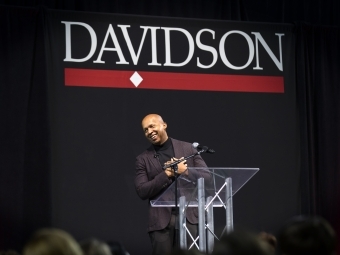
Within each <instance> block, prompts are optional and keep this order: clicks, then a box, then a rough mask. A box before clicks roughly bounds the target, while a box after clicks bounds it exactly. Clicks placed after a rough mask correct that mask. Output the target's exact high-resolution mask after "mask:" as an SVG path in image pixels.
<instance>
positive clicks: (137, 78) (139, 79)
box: [130, 72, 143, 88]
mask: <svg viewBox="0 0 340 255" xmlns="http://www.w3.org/2000/svg"><path fill="white" fill-rule="evenodd" d="M130 81H131V82H132V83H133V85H135V87H136V88H137V87H138V85H139V84H140V83H141V82H142V81H143V78H142V77H141V76H140V75H139V73H137V72H134V73H133V75H132V76H131V77H130Z"/></svg>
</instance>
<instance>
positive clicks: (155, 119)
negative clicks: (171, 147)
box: [142, 115, 168, 145]
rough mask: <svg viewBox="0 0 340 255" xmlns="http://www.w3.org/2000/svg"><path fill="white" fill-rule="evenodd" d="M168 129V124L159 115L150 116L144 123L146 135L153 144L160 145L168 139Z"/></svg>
mask: <svg viewBox="0 0 340 255" xmlns="http://www.w3.org/2000/svg"><path fill="white" fill-rule="evenodd" d="M166 127H167V125H166V123H165V122H163V120H162V118H161V117H160V116H157V115H148V116H146V117H145V118H144V119H143V121H142V128H143V131H144V135H145V137H146V138H147V139H148V140H149V141H150V142H151V143H152V144H156V145H160V144H163V143H164V142H165V141H166V140H167V139H168V135H167V133H166Z"/></svg>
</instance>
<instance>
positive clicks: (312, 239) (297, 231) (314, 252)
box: [278, 216, 336, 255]
mask: <svg viewBox="0 0 340 255" xmlns="http://www.w3.org/2000/svg"><path fill="white" fill-rule="evenodd" d="M278 242H279V246H280V248H281V251H282V253H283V254H285V255H320V254H323V255H332V254H335V249H336V237H335V232H334V230H333V228H332V227H331V225H330V224H329V223H328V221H326V220H325V219H323V218H321V217H319V216H309V217H308V216H299V217H294V218H293V219H291V220H290V221H289V222H287V223H286V224H285V225H284V226H283V228H282V229H281V231H280V233H279V235H278Z"/></svg>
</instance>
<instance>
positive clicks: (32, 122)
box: [0, 0, 340, 250]
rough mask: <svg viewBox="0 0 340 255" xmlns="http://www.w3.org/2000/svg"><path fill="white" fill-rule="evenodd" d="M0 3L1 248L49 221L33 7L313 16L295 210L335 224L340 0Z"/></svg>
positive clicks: (302, 42) (301, 48) (302, 69)
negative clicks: (297, 204) (299, 174)
mask: <svg viewBox="0 0 340 255" xmlns="http://www.w3.org/2000/svg"><path fill="white" fill-rule="evenodd" d="M0 4H2V5H13V6H15V7H8V6H0V35H1V40H0V70H1V71H0V105H1V107H0V113H1V114H0V121H1V125H0V127H1V132H0V249H9V248H12V249H18V250H20V249H21V246H22V244H23V242H24V241H25V240H26V238H27V236H28V235H29V234H30V233H31V232H32V231H33V230H35V229H37V228H40V227H42V226H49V224H50V222H51V217H50V213H51V208H50V185H49V181H50V180H49V174H50V173H49V156H50V155H49V136H48V135H49V134H48V130H49V126H48V115H47V110H48V109H47V95H46V89H47V88H46V84H47V83H46V69H45V52H44V40H43V34H42V31H43V13H44V12H43V9H41V8H40V7H36V6H45V7H48V8H54V9H61V10H74V11H92V12H114V13H125V14H140V15H158V16H173V17H186V18H200V19H222V20H240V21H251V22H253V21H266V22H286V23H287V22H293V21H307V22H311V23H310V24H306V23H299V24H296V35H297V42H296V45H297V48H296V54H297V55H296V59H297V63H296V66H297V70H296V71H297V72H296V75H297V90H298V91H297V95H298V98H297V100H298V107H299V113H300V115H299V123H300V130H301V133H300V135H301V213H304V214H319V215H322V216H324V217H325V218H326V219H328V220H329V221H330V222H332V224H333V225H334V226H339V222H337V218H339V215H340V211H339V204H340V194H339V193H340V188H339V187H340V105H339V104H340V103H339V98H340V74H339V68H340V60H339V59H340V49H339V45H340V29H339V25H340V22H339V21H340V16H339V15H338V13H339V5H340V2H339V1H338V0H334V1H308V0H304V1H283V0H282V1H253V0H247V1H245V0H244V1H225V0H219V1H203V0H201V1H181V0H175V1H156V0H153V1H132V0H129V1H75V0H64V1H57V0H55V1H52V0H50V1H43V0H40V1H38V0H36V1H33V0H32V1H27V0H25V1H19V0H17V1H15V0H10V1H9V0H8V1H6V0H1V1H0ZM18 6H26V7H27V8H22V7H18ZM29 7H34V8H29ZM316 24H318V25H327V26H326V27H322V26H317V25H316ZM331 26H338V27H331ZM338 233H340V231H339V232H338Z"/></svg>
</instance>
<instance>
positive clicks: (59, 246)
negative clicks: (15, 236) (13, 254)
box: [23, 229, 83, 255]
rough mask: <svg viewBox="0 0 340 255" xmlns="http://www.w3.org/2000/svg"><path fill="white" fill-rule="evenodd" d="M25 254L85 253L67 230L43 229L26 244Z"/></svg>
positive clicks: (79, 254)
mask: <svg viewBox="0 0 340 255" xmlns="http://www.w3.org/2000/svg"><path fill="white" fill-rule="evenodd" d="M23 255H83V252H82V250H81V248H80V246H79V244H78V243H77V241H76V240H75V239H74V238H73V237H72V236H71V235H70V234H69V233H67V232H66V231H63V230H60V229H41V230H38V231H37V232H36V233H34V234H33V236H32V237H31V238H30V239H29V240H28V242H27V243H26V244H25V246H24V249H23Z"/></svg>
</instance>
